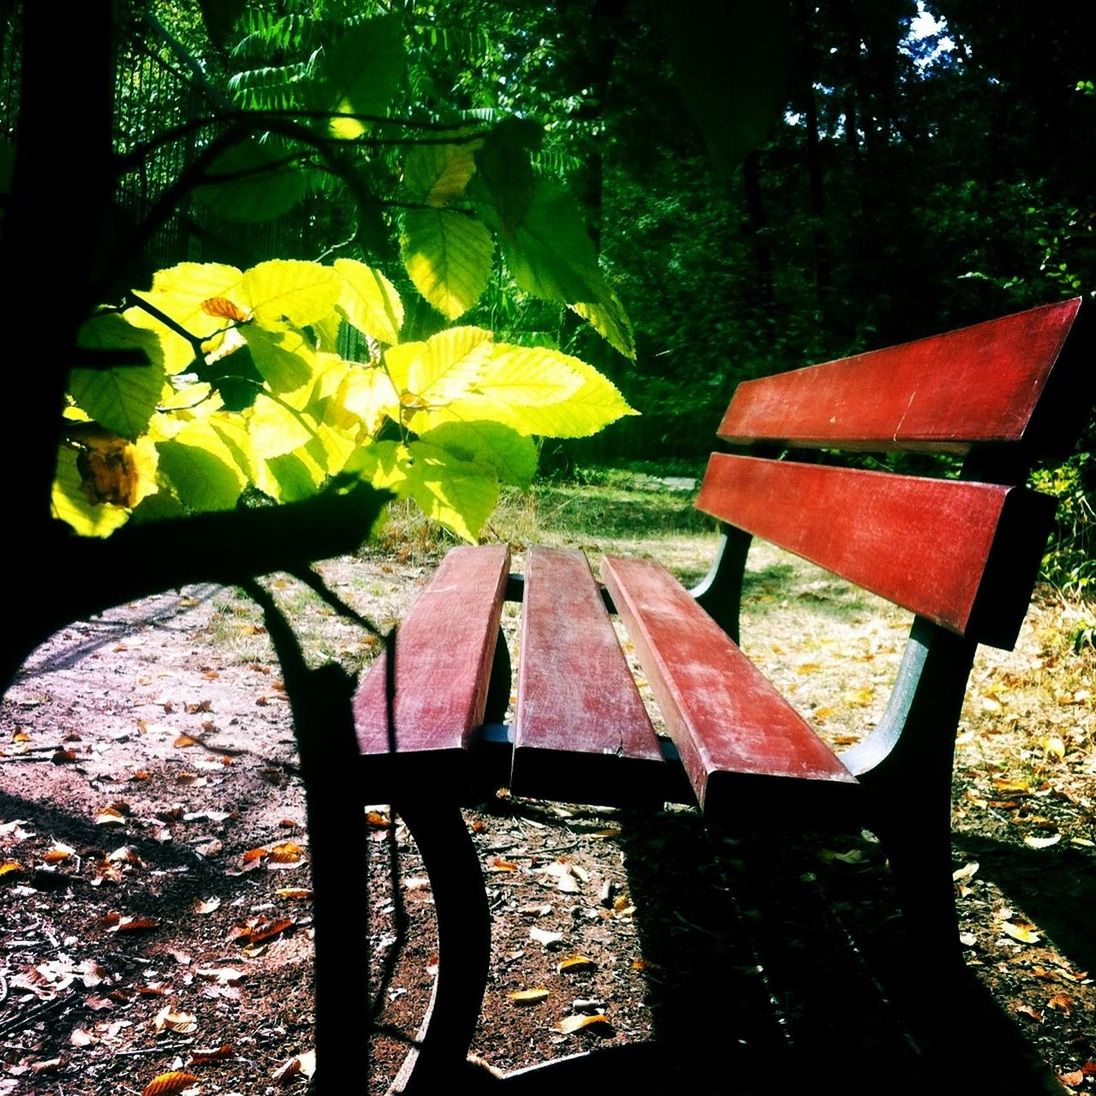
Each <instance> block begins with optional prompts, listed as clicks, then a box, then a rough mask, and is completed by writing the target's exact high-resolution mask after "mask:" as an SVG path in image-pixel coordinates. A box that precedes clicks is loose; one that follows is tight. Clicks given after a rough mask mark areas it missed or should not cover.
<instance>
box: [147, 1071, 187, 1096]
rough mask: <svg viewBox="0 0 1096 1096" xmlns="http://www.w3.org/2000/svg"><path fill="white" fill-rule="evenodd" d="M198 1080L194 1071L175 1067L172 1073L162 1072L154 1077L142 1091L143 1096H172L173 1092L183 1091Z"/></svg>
mask: <svg viewBox="0 0 1096 1096" xmlns="http://www.w3.org/2000/svg"><path fill="white" fill-rule="evenodd" d="M197 1080H198V1078H197V1077H195V1076H194V1074H193V1073H185V1072H184V1071H183V1070H181V1069H173V1070H172V1071H171V1072H170V1073H161V1074H160V1075H159V1076H157V1077H153V1078H152V1080H151V1081H149V1083H148V1084H147V1085H145V1087H144V1089H143V1090H142V1091H141V1096H171V1093H173V1092H182V1091H183V1089H184V1088H189V1087H190V1086H191V1085H193V1084H195V1083H196V1082H197Z"/></svg>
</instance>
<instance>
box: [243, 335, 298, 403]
mask: <svg viewBox="0 0 1096 1096" xmlns="http://www.w3.org/2000/svg"><path fill="white" fill-rule="evenodd" d="M241 330H242V332H243V336H244V338H245V339H246V340H247V348H248V350H250V351H251V360H252V361H253V362H254V363H255V368H256V369H257V370H258V371H259V373H260V374H261V375H262V376H263V378H264V379H265V380H266V382H267V384H269V385H270V388H271V391H273V392H295V391H296V390H297V389H299V388H303V387H304V386H305V385H306V384H309V383H310V382H311V381H312V379H313V378H314V377H315V374H316V354H315V351H314V350H313V349H312V347H311V346H310V345H309V344H308V342H307V341H306V340H305V338H304V336H303V335H302V334H301V333H300V332H299V331H265V330H263V328H261V327H255V326H254V325H252V324H249V325H248V326H246V327H244V328H242V329H241Z"/></svg>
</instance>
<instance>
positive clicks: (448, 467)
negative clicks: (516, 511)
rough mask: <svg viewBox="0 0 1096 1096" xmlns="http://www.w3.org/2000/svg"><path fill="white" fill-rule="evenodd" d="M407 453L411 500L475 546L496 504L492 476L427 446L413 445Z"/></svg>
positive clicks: (495, 491) (477, 467) (429, 516)
mask: <svg viewBox="0 0 1096 1096" xmlns="http://www.w3.org/2000/svg"><path fill="white" fill-rule="evenodd" d="M407 449H408V453H409V455H410V467H409V469H408V473H407V479H408V490H409V492H410V494H411V497H412V498H413V499H414V500H415V502H417V503H418V505H419V508H420V509H421V510H422V512H423V513H424V514H425V515H426V516H427V517H428V518H431V519H432V520H434V521H436V522H439V523H440V524H442V525H444V526H445V527H446V528H447V529H452V531H453V532H454V533H456V534H457V536H459V537H461V538H462V539H464V540H468V541H473V542H474V541H475V540H476V538H477V537H478V536H479V534H480V530H481V529H482V528H483V526H484V523H485V522H486V521H487V519H488V518H489V517H490V516H491V511H492V510H494V508H495V504H496V503H497V502H498V480H497V479H496V477H495V474H494V472H492V471H491V470H490V469H486V468H484V467H483V466H482V465H479V464H471V463H469V462H467V461H463V460H460V459H459V458H457V457H455V456H454V455H453V454H452V453H450V452H448V451H447V450H445V449H439V448H437V447H436V446H433V445H429V444H427V443H426V442H422V441H413V442H411V443H410V445H408V446H407Z"/></svg>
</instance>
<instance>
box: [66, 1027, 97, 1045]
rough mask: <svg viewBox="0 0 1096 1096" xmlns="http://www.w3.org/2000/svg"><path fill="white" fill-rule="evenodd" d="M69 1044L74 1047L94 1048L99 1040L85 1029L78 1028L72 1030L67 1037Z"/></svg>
mask: <svg viewBox="0 0 1096 1096" xmlns="http://www.w3.org/2000/svg"><path fill="white" fill-rule="evenodd" d="M69 1042H70V1043H71V1044H72V1045H73V1046H74V1047H90V1046H94V1045H95V1044H96V1043H97V1042H99V1040H98V1039H97V1038H96V1036H94V1035H92V1033H91V1032H90V1031H88V1030H87V1029H86V1028H80V1027H78V1028H73V1029H72V1034H71V1035H70V1036H69Z"/></svg>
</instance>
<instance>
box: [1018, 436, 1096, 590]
mask: <svg viewBox="0 0 1096 1096" xmlns="http://www.w3.org/2000/svg"><path fill="white" fill-rule="evenodd" d="M1093 457H1094V454H1093V453H1091V452H1080V453H1076V454H1074V455H1073V456H1072V457H1071V458H1070V459H1069V460H1067V461H1066V462H1065V463H1064V464H1062V465H1059V466H1058V467H1056V468H1049V469H1041V470H1038V471H1036V472H1035V473H1034V474H1033V475H1032V486H1033V487H1035V488H1036V489H1038V490H1040V491H1043V492H1045V493H1046V494H1048V495H1053V496H1054V497H1055V498H1057V499H1058V514H1057V521H1056V524H1055V529H1054V532H1053V534H1052V536H1051V541H1050V545H1049V547H1048V549H1047V553H1046V555H1045V556H1044V557H1043V576H1044V578H1046V580H1047V581H1048V582H1050V583H1052V584H1053V585H1054V586H1056V587H1058V589H1060V590H1062V591H1063V592H1065V593H1068V594H1071V595H1073V596H1077V597H1082V598H1086V599H1087V598H1090V597H1091V596H1092V594H1093V593H1094V592H1096V509H1094V508H1093V499H1094V498H1096V483H1094V482H1093V480H1092V468H1093Z"/></svg>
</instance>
